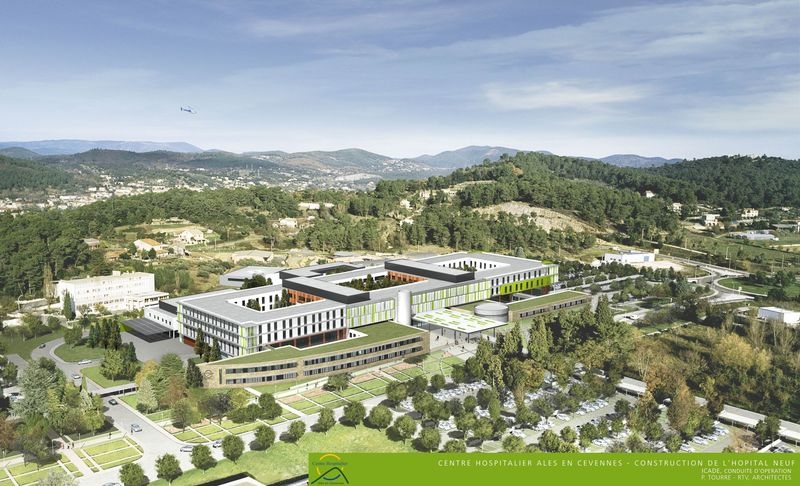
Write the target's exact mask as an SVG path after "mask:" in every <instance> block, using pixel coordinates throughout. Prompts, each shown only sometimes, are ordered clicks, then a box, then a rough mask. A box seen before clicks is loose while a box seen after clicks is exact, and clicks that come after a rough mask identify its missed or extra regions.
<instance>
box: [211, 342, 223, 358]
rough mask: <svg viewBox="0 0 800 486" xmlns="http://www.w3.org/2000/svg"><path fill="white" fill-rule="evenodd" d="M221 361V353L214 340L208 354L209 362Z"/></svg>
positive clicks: (217, 343)
mask: <svg viewBox="0 0 800 486" xmlns="http://www.w3.org/2000/svg"><path fill="white" fill-rule="evenodd" d="M220 359H222V353H221V352H220V350H219V341H217V338H214V343H213V344H212V345H211V350H210V351H209V352H208V360H209V361H219V360H220Z"/></svg>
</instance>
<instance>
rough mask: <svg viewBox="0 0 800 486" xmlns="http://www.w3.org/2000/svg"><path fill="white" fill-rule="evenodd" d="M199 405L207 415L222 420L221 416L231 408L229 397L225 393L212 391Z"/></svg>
mask: <svg viewBox="0 0 800 486" xmlns="http://www.w3.org/2000/svg"><path fill="white" fill-rule="evenodd" d="M201 407H202V409H203V411H204V412H205V414H206V415H207V416H209V417H216V418H217V420H218V421H222V417H223V416H225V414H226V413H228V411H229V410H230V409H231V399H230V397H229V396H228V395H227V394H225V393H213V394H211V395H209V396H207V397H206V398H205V399H204V400H203V401H202V402H201Z"/></svg>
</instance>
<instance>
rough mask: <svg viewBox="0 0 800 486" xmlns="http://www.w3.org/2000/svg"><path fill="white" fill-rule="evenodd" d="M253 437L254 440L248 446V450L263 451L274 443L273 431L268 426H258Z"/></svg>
mask: <svg viewBox="0 0 800 486" xmlns="http://www.w3.org/2000/svg"><path fill="white" fill-rule="evenodd" d="M255 435H256V438H255V440H253V442H252V443H251V444H250V450H254V451H263V450H266V449H269V448H270V446H272V444H274V443H275V431H274V430H272V427H270V426H268V425H259V426H258V428H257V429H256V433H255Z"/></svg>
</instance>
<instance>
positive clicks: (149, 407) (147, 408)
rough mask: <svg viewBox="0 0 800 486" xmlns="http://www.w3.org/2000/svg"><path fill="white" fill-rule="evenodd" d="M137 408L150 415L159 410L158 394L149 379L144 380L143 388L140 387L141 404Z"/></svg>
mask: <svg viewBox="0 0 800 486" xmlns="http://www.w3.org/2000/svg"><path fill="white" fill-rule="evenodd" d="M136 408H138V409H140V410H141V411H142V412H145V413H150V412H152V411H154V410H155V409H156V408H158V400H157V399H156V392H155V390H153V384H152V383H150V380H149V379H147V378H145V379H144V380H142V386H140V387H139V402H138V404H137V406H136Z"/></svg>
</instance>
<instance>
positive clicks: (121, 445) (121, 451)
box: [76, 438, 142, 469]
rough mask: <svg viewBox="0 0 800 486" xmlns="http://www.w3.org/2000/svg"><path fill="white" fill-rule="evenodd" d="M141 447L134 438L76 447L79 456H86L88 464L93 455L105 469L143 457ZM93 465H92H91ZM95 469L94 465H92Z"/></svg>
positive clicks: (85, 460)
mask: <svg viewBox="0 0 800 486" xmlns="http://www.w3.org/2000/svg"><path fill="white" fill-rule="evenodd" d="M140 449H141V448H140V447H139V446H138V445H137V444H136V442H135V441H134V440H133V439H130V438H123V439H114V440H110V441H106V442H102V443H100V444H96V445H92V446H88V447H82V448H78V449H76V452H77V453H78V456H80V457H81V458H84V462H85V463H86V464H87V465H91V462H90V461H89V460H88V459H87V458H88V457H91V458H92V460H94V462H96V463H97V464H98V465H99V466H100V467H101V468H103V469H110V468H112V467H115V466H119V465H121V464H126V463H129V462H133V461H135V460H137V459H139V458H140V457H142V452H141V450H140ZM90 467H92V466H90ZM92 468H93V469H94V467H92Z"/></svg>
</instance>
